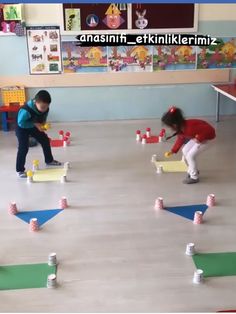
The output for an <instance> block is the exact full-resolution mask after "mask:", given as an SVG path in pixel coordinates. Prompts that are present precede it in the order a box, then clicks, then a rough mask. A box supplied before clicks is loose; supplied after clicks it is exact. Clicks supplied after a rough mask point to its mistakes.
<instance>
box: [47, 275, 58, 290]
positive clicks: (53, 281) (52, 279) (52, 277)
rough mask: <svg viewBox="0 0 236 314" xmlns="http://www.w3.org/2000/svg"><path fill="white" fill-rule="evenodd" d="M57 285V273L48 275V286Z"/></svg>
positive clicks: (53, 286)
mask: <svg viewBox="0 0 236 314" xmlns="http://www.w3.org/2000/svg"><path fill="white" fill-rule="evenodd" d="M56 285H57V276H56V275H55V274H51V275H48V279H47V287H48V288H55V287H56Z"/></svg>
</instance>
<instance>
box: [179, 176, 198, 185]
mask: <svg viewBox="0 0 236 314" xmlns="http://www.w3.org/2000/svg"><path fill="white" fill-rule="evenodd" d="M198 182H199V179H193V178H189V177H187V178H186V179H185V180H184V181H183V183H184V184H193V183H198Z"/></svg>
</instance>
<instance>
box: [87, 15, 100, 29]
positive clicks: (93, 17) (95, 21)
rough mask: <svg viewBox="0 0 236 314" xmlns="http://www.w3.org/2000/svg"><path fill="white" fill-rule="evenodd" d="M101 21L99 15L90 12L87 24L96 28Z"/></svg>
mask: <svg viewBox="0 0 236 314" xmlns="http://www.w3.org/2000/svg"><path fill="white" fill-rule="evenodd" d="M98 23H99V18H98V17H97V15H95V14H89V15H88V16H87V18H86V24H87V25H88V26H89V27H91V28H94V27H96V26H97V25H98Z"/></svg>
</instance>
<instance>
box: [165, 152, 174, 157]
mask: <svg viewBox="0 0 236 314" xmlns="http://www.w3.org/2000/svg"><path fill="white" fill-rule="evenodd" d="M172 155H173V153H172V152H165V157H166V158H169V157H170V156H172Z"/></svg>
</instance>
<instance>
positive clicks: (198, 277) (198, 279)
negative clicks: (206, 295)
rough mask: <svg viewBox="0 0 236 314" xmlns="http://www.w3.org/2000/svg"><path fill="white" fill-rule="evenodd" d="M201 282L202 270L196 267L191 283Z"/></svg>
mask: <svg viewBox="0 0 236 314" xmlns="http://www.w3.org/2000/svg"><path fill="white" fill-rule="evenodd" d="M201 282H203V270H202V269H197V270H196V271H195V272H194V275H193V283H197V284H198V283H201Z"/></svg>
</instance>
